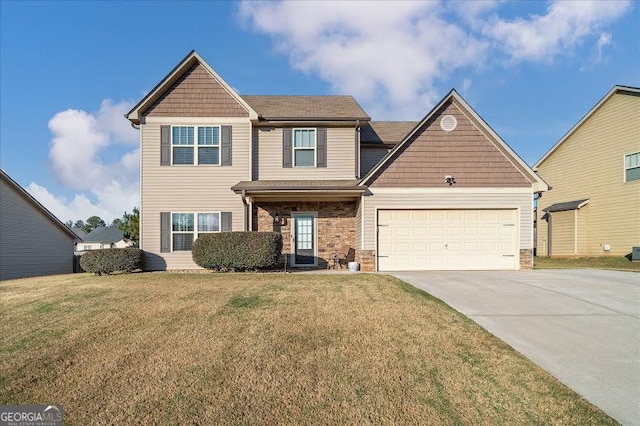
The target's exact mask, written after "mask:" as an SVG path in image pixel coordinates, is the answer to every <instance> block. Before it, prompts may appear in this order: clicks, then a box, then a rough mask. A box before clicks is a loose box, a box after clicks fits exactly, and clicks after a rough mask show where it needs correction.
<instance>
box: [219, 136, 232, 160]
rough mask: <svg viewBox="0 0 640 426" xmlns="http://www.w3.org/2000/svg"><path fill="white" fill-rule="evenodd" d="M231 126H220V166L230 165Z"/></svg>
mask: <svg viewBox="0 0 640 426" xmlns="http://www.w3.org/2000/svg"><path fill="white" fill-rule="evenodd" d="M231 139H232V138H231V126H222V144H221V145H222V156H221V158H220V165H221V166H230V165H231Z"/></svg>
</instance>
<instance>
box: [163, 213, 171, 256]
mask: <svg viewBox="0 0 640 426" xmlns="http://www.w3.org/2000/svg"><path fill="white" fill-rule="evenodd" d="M170 251H171V213H169V212H162V213H160V253H169V252H170Z"/></svg>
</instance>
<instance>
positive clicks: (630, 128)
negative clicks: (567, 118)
mask: <svg viewBox="0 0 640 426" xmlns="http://www.w3.org/2000/svg"><path fill="white" fill-rule="evenodd" d="M534 170H535V171H536V172H537V173H538V174H539V175H540V177H541V178H542V179H544V180H545V181H546V182H547V183H548V184H549V185H550V186H551V187H552V190H551V191H549V192H547V193H545V194H544V196H543V197H542V198H541V199H540V200H538V213H537V223H538V232H537V254H538V256H601V255H608V254H610V255H627V254H629V253H631V250H632V247H634V246H640V88H636V87H626V86H615V87H613V89H611V90H610V91H609V93H607V95H606V96H605V97H604V98H602V99H601V100H600V102H598V104H597V105H596V106H594V107H593V108H592V109H591V110H590V111H589V112H588V113H587V114H586V115H585V116H584V117H583V118H582V119H581V120H580V121H579V122H578V123H577V124H576V125H575V126H574V127H573V128H572V129H571V130H569V132H568V133H567V134H566V135H565V136H564V137H563V138H562V139H560V141H559V142H558V143H556V144H555V145H554V146H553V148H551V150H550V151H549V152H547V153H546V154H545V155H544V156H543V157H542V158H541V159H540V161H538V162H537V163H536V164H535V166H534Z"/></svg>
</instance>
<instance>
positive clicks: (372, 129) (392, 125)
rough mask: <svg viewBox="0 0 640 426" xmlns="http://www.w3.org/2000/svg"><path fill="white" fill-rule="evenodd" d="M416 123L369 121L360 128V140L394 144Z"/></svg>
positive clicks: (371, 142)
mask: <svg viewBox="0 0 640 426" xmlns="http://www.w3.org/2000/svg"><path fill="white" fill-rule="evenodd" d="M418 123H419V122H418V121H370V122H369V124H367V125H365V126H362V129H361V130H360V142H361V143H364V144H393V145H395V144H397V143H400V142H402V140H403V139H404V137H405V136H407V134H408V133H409V132H410V131H411V130H413V129H414V128H415V127H416V126H417V125H418Z"/></svg>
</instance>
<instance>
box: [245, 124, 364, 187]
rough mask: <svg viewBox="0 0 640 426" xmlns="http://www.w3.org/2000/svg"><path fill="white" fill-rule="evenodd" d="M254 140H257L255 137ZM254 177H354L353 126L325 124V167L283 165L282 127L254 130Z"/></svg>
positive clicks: (354, 148) (302, 178)
mask: <svg viewBox="0 0 640 426" xmlns="http://www.w3.org/2000/svg"><path fill="white" fill-rule="evenodd" d="M254 143H256V141H254ZM257 144H258V149H257V151H258V159H257V162H258V170H255V169H254V172H256V171H257V172H258V175H257V176H254V178H256V179H257V180H281V179H291V180H319V179H354V178H355V177H356V170H355V164H356V145H355V129H354V128H353V127H329V128H327V167H291V168H284V167H282V128H260V129H259V130H258V132H257Z"/></svg>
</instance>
